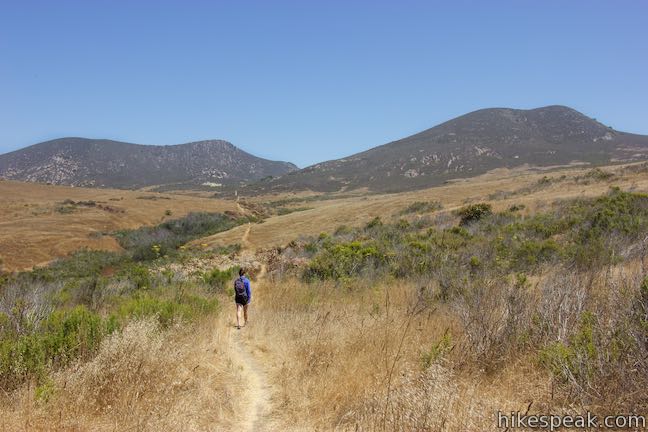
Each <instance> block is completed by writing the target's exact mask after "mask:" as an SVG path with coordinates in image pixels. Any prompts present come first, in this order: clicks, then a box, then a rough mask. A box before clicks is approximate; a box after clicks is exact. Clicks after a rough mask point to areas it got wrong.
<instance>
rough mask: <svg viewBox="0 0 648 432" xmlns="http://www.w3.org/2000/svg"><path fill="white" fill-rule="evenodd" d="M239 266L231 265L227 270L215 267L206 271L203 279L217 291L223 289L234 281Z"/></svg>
mask: <svg viewBox="0 0 648 432" xmlns="http://www.w3.org/2000/svg"><path fill="white" fill-rule="evenodd" d="M238 271H239V267H230V268H228V269H227V270H220V269H218V268H215V269H213V270H211V271H208V272H205V273H203V275H202V280H203V281H204V282H205V283H206V284H207V285H209V286H210V287H211V288H212V289H213V290H215V291H223V290H224V289H225V288H226V286H227V284H229V283H230V282H232V281H233V280H234V279H235V278H236V276H238Z"/></svg>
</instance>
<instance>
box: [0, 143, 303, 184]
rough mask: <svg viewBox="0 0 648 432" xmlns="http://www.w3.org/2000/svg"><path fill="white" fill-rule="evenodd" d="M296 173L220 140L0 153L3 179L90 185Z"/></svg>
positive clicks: (225, 180) (231, 180) (45, 146)
mask: <svg viewBox="0 0 648 432" xmlns="http://www.w3.org/2000/svg"><path fill="white" fill-rule="evenodd" d="M295 169H297V167H296V166H295V165H294V164H292V163H290V162H283V161H271V160H268V159H263V158H260V157H257V156H254V155H252V154H250V153H247V152H245V151H243V150H241V149H239V148H238V147H236V146H235V145H233V144H232V143H230V142H228V141H224V140H203V141H192V142H189V143H185V144H174V145H150V144H133V143H127V142H122V141H114V140H108V139H91V138H82V137H66V138H58V139H54V140H50V141H45V142H41V143H38V144H34V145H31V146H28V147H25V148H23V149H19V150H15V151H12V152H9V153H5V154H3V155H0V177H2V178H6V179H10V180H21V181H33V182H40V183H52V184H62V185H71V186H88V187H116V188H139V187H145V186H156V185H160V184H169V183H171V184H176V185H177V186H178V187H196V186H200V185H203V184H213V185H216V184H223V185H238V184H240V183H242V182H243V183H244V182H249V181H253V180H258V179H260V178H263V177H266V176H278V175H281V174H284V173H286V172H289V171H291V170H295Z"/></svg>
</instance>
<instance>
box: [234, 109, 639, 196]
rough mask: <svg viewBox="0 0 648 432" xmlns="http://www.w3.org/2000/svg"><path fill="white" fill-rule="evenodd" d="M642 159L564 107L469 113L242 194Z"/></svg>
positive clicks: (634, 141)
mask: <svg viewBox="0 0 648 432" xmlns="http://www.w3.org/2000/svg"><path fill="white" fill-rule="evenodd" d="M645 158H648V136H642V135H634V134H630V133H625V132H618V131H615V130H614V129H612V128H610V127H607V126H605V125H603V124H601V123H599V122H597V121H596V120H594V119H592V118H590V117H587V116H585V115H583V114H581V113H579V112H578V111H575V110H573V109H571V108H568V107H564V106H548V107H543V108H537V109H531V110H518V109H510V108H490V109H483V110H479V111H474V112H471V113H469V114H466V115H463V116H461V117H457V118H455V119H453V120H450V121H447V122H445V123H442V124H440V125H438V126H435V127H433V128H431V129H427V130H425V131H423V132H420V133H417V134H415V135H412V136H409V137H407V138H403V139H401V140H398V141H394V142H391V143H388V144H385V145H382V146H379V147H375V148H372V149H370V150H367V151H364V152H362V153H357V154H354V155H352V156H349V157H345V158H342V159H337V160H332V161H328V162H323V163H318V164H315V165H312V166H309V167H307V168H304V169H302V170H299V171H293V172H290V173H288V174H287V175H284V176H282V177H279V178H275V179H264V180H263V181H261V182H258V183H256V184H253V185H250V186H249V187H247V188H246V190H247V191H248V192H249V193H252V194H258V193H267V192H284V191H290V190H292V191H294V190H306V189H310V190H313V191H318V192H333V191H339V190H353V189H360V188H368V189H369V190H372V191H377V192H396V191H403V190H413V189H420V188H425V187H430V186H435V185H438V184H442V183H443V182H444V181H447V180H449V179H455V178H462V177H473V176H476V175H479V174H483V173H485V172H487V171H489V170H492V169H495V168H514V167H517V166H522V165H525V164H528V165H531V166H545V167H546V166H553V165H569V164H573V163H578V162H581V163H590V164H604V163H610V162H617V161H634V160H640V159H645Z"/></svg>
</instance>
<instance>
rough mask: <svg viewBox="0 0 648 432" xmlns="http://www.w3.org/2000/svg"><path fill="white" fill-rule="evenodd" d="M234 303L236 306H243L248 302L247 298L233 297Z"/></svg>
mask: <svg viewBox="0 0 648 432" xmlns="http://www.w3.org/2000/svg"><path fill="white" fill-rule="evenodd" d="M234 301H235V302H236V304H240V305H241V306H245V305H246V304H248V302H249V301H248V298H247V297H243V296H234Z"/></svg>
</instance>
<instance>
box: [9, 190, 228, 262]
mask: <svg viewBox="0 0 648 432" xmlns="http://www.w3.org/2000/svg"><path fill="white" fill-rule="evenodd" d="M138 197H157V198H159V199H138ZM165 198H170V199H165ZM66 199H70V200H73V201H89V200H92V201H95V202H97V204H99V205H101V206H103V207H109V209H108V210H106V209H101V208H99V207H82V206H79V207H78V208H77V209H76V210H75V211H74V212H73V213H69V214H61V213H60V212H58V211H57V210H56V208H57V206H59V205H60V203H61V202H63V201H64V200H66ZM0 200H2V206H1V207H0V260H1V261H0V262H1V263H2V266H3V268H4V269H5V270H7V271H12V270H20V269H26V268H30V267H32V266H35V265H42V264H45V263H47V262H49V261H51V260H52V259H54V258H56V257H61V256H65V255H68V254H69V253H70V252H73V251H75V250H78V249H80V248H84V247H87V248H90V249H102V250H119V245H118V244H117V242H116V241H115V239H114V238H113V237H110V236H106V235H102V233H110V232H112V231H115V230H119V229H127V228H137V227H139V226H142V225H147V224H156V223H159V222H161V221H162V220H164V219H165V218H174V217H181V216H184V215H185V214H187V213H188V212H191V211H211V212H220V211H225V210H232V211H236V205H235V203H234V202H232V201H223V200H216V199H211V198H200V197H192V196H188V195H172V194H156V193H152V192H142V191H125V190H111V189H87V188H71V187H66V186H47V185H42V184H35V183H20V182H13V181H0ZM110 209H114V210H113V211H111V210H110ZM166 210H171V213H172V214H171V216H167V215H165V212H166Z"/></svg>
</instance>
